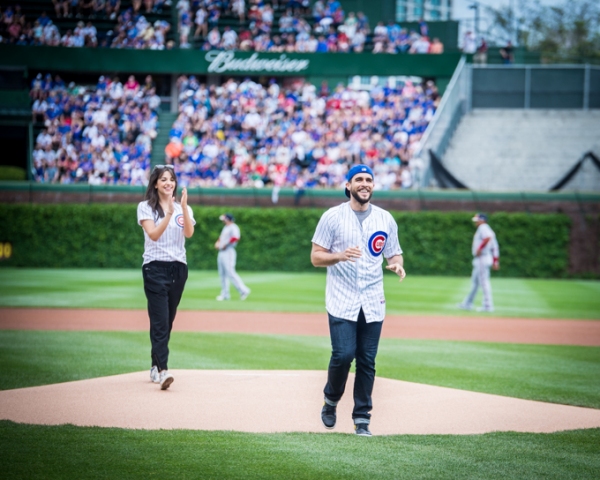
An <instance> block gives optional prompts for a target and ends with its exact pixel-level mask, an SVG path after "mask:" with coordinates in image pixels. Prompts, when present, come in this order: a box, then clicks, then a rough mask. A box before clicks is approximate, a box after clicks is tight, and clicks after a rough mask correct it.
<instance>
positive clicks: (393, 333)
mask: <svg viewBox="0 0 600 480" xmlns="http://www.w3.org/2000/svg"><path fill="white" fill-rule="evenodd" d="M0 329H3V330H7V329H11V330H129V331H131V330H134V331H135V330H141V331H146V330H148V314H147V312H146V311H145V310H100V309H96V310H94V309H91V310H84V309H39V308H32V309H26V308H3V309H0ZM174 330H175V331H180V332H239V333H261V334H281V335H320V336H326V335H328V326H327V317H326V314H325V312H323V313H273V312H218V311H201V312H196V311H180V312H178V313H177V318H176V320H175V324H174ZM382 335H383V337H386V338H414V339H437V340H467V341H480V342H507V343H538V344H554V345H584V346H600V321H594V320H590V321H582V320H536V319H517V318H499V317H472V316H468V317H445V316H439V317H434V316H409V315H406V316H393V315H390V316H387V317H386V319H385V324H384V327H383V333H382Z"/></svg>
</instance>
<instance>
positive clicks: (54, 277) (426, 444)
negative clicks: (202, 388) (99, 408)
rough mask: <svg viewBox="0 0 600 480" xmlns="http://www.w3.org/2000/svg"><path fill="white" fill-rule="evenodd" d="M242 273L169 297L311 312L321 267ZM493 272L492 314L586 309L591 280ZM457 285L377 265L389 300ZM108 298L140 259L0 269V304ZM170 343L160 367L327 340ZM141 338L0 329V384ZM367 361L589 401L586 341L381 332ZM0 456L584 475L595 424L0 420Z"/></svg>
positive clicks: (598, 448) (445, 303)
mask: <svg viewBox="0 0 600 480" xmlns="http://www.w3.org/2000/svg"><path fill="white" fill-rule="evenodd" d="M242 275H243V277H244V280H245V281H246V282H247V283H248V285H249V286H250V287H251V288H252V295H251V296H250V297H249V298H248V300H246V301H245V302H240V301H238V300H232V301H231V302H225V303H222V302H216V301H215V300H214V297H215V296H216V295H217V294H218V291H219V281H218V277H217V274H216V272H191V274H190V280H189V281H188V284H187V287H186V291H185V294H184V299H183V301H182V305H181V308H184V309H202V310H211V309H213V310H214V309H227V310H254V311H282V312H285V311H302V312H311V311H314V312H323V303H324V284H325V276H324V275H323V274H322V273H321V272H319V273H314V274H286V273H243V272H242ZM492 282H493V283H492V285H493V289H494V294H495V302H496V305H497V312H496V315H498V316H515V317H530V318H569V319H598V318H600V313H599V312H600V295H599V294H600V282H592V281H589V282H588V281H558V280H523V279H493V281H492ZM468 288H469V280H468V279H467V278H448V277H412V276H409V277H408V278H407V279H406V280H405V281H404V282H403V283H402V284H399V283H398V282H397V279H396V278H394V277H393V276H388V277H386V293H387V300H388V312H389V313H394V314H402V313H407V314H441V315H456V314H459V312H458V311H457V310H456V309H455V304H456V303H458V302H459V301H460V300H461V299H462V297H463V296H464V295H465V293H466V291H467V290H468ZM107 305H109V306H110V307H111V308H141V309H143V308H145V299H144V295H143V290H142V284H141V274H140V271H137V270H135V271H132V270H31V269H28V270H26V269H0V306H18V307H26V306H37V307H63V308H87V307H94V308H105V307H106V306H107ZM460 314H463V312H462V311H461V312H460ZM324 321H325V319H324ZM170 346H171V352H172V353H171V357H170V364H171V367H172V368H199V369H200V368H205V369H319V370H324V369H325V368H326V366H327V361H328V357H329V348H330V347H329V340H328V338H326V337H311V336H298V337H295V336H278V335H242V334H216V333H181V332H176V333H174V335H173V338H172V341H171V344H170ZM149 350H150V346H149V340H148V334H147V333H145V332H57V331H0V365H2V368H0V389H10V388H19V387H26V386H34V385H44V384H50V383H56V382H64V381H72V380H79V379H84V378H92V377H97V376H104V375H113V374H119V373H126V372H133V371H139V370H145V369H146V368H148V366H149V365H148V363H149ZM377 368H378V370H377V374H378V376H382V377H387V378H394V379H400V380H407V381H413V382H420V383H427V384H431V385H440V386H447V387H453V388H461V389H466V390H472V391H478V392H486V393H495V394H499V395H507V396H513V397H519V398H526V399H533V400H541V401H548V402H556V403H565V404H571V405H581V406H587V407H591V408H600V382H599V381H598V379H599V378H600V348H597V347H576V346H556V345H521V344H519V345H515V344H502V343H482V342H450V341H436V340H400V339H382V341H381V345H380V350H379V354H378V357H377ZM319 401H320V399H316V406H315V408H316V413H315V414H316V415H318V411H319V408H320V404H319ZM149 414H151V413H149ZM374 414H376V411H374ZM375 433H377V432H375ZM0 469H1V471H2V472H3V477H5V478H144V479H145V478H153V477H157V478H214V479H223V478H224V479H230V478H231V479H237V478H240V479H244V478H256V479H258V478H260V479H263V478H266V479H271V478H272V479H279V478H298V479H305V478H306V479H330V478H331V479H334V478H335V479H338V478H349V479H362V478H369V479H370V478H381V479H389V478H406V479H419V478H424V479H425V478H428V479H466V478H477V479H480V478H485V479H506V478H514V479H524V478H527V479H529V478H536V479H537V478H544V479H547V478H556V479H571V478H572V479H588V478H589V479H596V478H597V477H598V472H599V471H600V429H588V430H579V431H571V432H558V433H554V434H523V433H511V432H504V433H492V434H486V435H467V436H454V435H397V436H389V437H377V436H376V437H374V438H371V439H364V438H357V437H355V436H352V435H344V434H323V435H320V434H299V433H298V434H270V435H268V434H243V433H236V432H202V431H197V432H196V431H193V432H190V431H134V430H122V429H108V428H104V429H103V428H83V427H74V426H54V427H47V426H33V425H22V424H15V423H12V422H7V421H0Z"/></svg>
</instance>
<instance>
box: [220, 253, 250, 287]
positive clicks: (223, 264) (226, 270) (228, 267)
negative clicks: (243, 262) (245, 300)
mask: <svg viewBox="0 0 600 480" xmlns="http://www.w3.org/2000/svg"><path fill="white" fill-rule="evenodd" d="M236 260H237V252H236V251H235V248H228V249H226V250H220V251H219V254H218V255H217V266H218V267H219V277H221V296H222V297H223V298H229V280H231V283H233V286H234V287H235V289H236V290H237V291H238V292H240V295H243V294H245V293H248V292H249V291H250V289H249V288H248V287H247V286H246V285H245V284H244V282H243V281H242V279H241V278H240V276H239V275H238V274H237V273H236V271H235V262H236Z"/></svg>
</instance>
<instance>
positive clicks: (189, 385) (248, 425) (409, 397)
mask: <svg viewBox="0 0 600 480" xmlns="http://www.w3.org/2000/svg"><path fill="white" fill-rule="evenodd" d="M0 329H14V330H33V329H35V330H128V331H132V330H133V331H136V330H142V331H146V330H147V329H148V315H147V312H146V311H140V310H83V309H82V310H77V309H20V308H5V309H0ZM174 329H175V330H176V331H188V332H189V331H194V332H240V333H262V334H288V335H324V336H326V335H328V327H327V320H326V314H325V313H322V314H299V313H286V314H284V313H263V312H261V313H254V312H210V311H204V312H191V311H180V312H179V313H178V315H177V319H176V321H175V327H174ZM383 336H384V337H388V338H415V339H440V340H469V341H488V342H510V343H542V344H563V345H590V346H598V345H600V321H577V320H530V319H511V318H497V317H482V318H475V317H432V316H421V317H413V316H388V317H387V318H386V320H385V325H384V329H383ZM325 367H326V366H324V368H325ZM172 372H173V373H174V375H175V378H176V381H175V382H174V383H173V385H172V386H171V388H169V390H167V391H160V389H159V388H158V386H157V385H156V384H152V383H151V382H150V381H149V378H148V372H137V373H129V374H125V375H116V376H110V377H102V378H94V379H89V380H81V381H77V382H68V383H61V384H55V385H47V386H41V387H31V388H22V389H15V390H7V391H0V419H8V420H13V421H15V422H23V423H35V424H46V425H58V424H64V423H70V424H74V425H81V426H104V427H122V428H140V429H174V428H181V429H201V430H236V431H244V432H291V431H294V432H324V431H325V429H324V428H323V426H322V425H321V423H320V416H319V411H320V408H321V402H322V398H323V393H322V391H323V385H324V384H325V381H326V375H327V373H326V371H318V372H315V371H243V370H236V371H227V370H173V371H172ZM353 381H354V378H353V376H352V375H351V378H349V383H348V385H352V384H353ZM351 391H352V390H351V388H348V393H347V394H346V395H345V396H344V398H343V399H342V401H341V402H340V405H339V407H338V419H339V420H338V426H337V427H336V430H335V431H336V432H342V433H350V432H351V431H352V419H351V411H352V395H350V392H351ZM373 399H374V410H373V418H372V424H371V428H372V430H373V431H374V433H375V434H380V435H392V434H477V433H486V432H493V431H519V432H554V431H559V430H571V429H578V428H596V427H600V410H595V409H590V408H581V407H571V406H566V405H556V404H550V403H544V402H535V401H529V400H521V399H516V398H509V397H502V396H498V395H489V394H483V393H476V392H468V391H464V390H457V389H452V388H444V387H436V386H431V385H421V384H417V383H410V382H402V381H398V380H391V379H386V378H380V377H378V378H377V380H376V382H375V389H374V392H373ZM151 412H161V414H160V415H153V414H151Z"/></svg>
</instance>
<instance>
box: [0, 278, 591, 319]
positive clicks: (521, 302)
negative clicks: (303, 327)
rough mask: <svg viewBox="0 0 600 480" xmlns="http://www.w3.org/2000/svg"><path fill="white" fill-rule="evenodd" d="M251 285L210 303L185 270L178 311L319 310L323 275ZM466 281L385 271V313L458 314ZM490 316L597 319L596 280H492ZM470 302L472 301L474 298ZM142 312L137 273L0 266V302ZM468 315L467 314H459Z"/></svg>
mask: <svg viewBox="0 0 600 480" xmlns="http://www.w3.org/2000/svg"><path fill="white" fill-rule="evenodd" d="M241 275H242V277H243V278H244V281H245V282H246V283H247V284H248V286H249V287H250V288H251V289H252V294H251V296H250V297H249V298H248V300H246V301H245V302H240V301H238V300H237V296H236V292H235V291H234V290H233V289H232V297H233V300H232V301H230V302H217V301H216V300H215V297H216V296H217V295H218V294H219V291H220V283H219V278H218V275H217V272H216V271H192V272H190V277H189V280H188V283H187V285H186V289H185V292H184V296H183V300H182V302H181V306H180V308H182V309H185V310H246V311H276V312H323V311H324V302H325V293H324V292H325V275H324V272H316V273H284V272H281V273H272V272H268V273H256V272H241ZM469 286H470V280H469V279H468V278H455V277H423V276H411V275H410V272H409V275H408V276H407V278H406V279H405V280H404V281H403V282H402V283H399V282H398V280H397V277H395V276H394V275H391V274H390V275H386V276H385V290H386V300H387V311H388V313H389V314H399V315H401V314H430V315H458V314H460V315H463V314H465V313H464V312H463V311H459V310H457V308H456V305H457V304H458V303H459V302H460V301H461V300H462V299H463V298H464V296H465V295H466V294H467V292H468V291H469ZM492 288H493V292H494V303H495V304H496V312H495V313H494V315H496V316H510V317H524V318H565V319H600V282H598V281H585V280H538V279H514V278H494V279H493V280H492ZM477 301H479V302H480V299H479V297H478V299H477ZM107 305H109V306H110V308H136V309H145V308H146V300H145V297H144V293H143V287H142V278H141V270H72V269H65V270H57V269H40V270H34V269H12V268H10V269H9V268H4V269H0V307H2V306H4V307H68V308H73V307H75V308H106V307H107ZM466 314H467V315H469V314H470V313H468V312H467V313H466Z"/></svg>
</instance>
